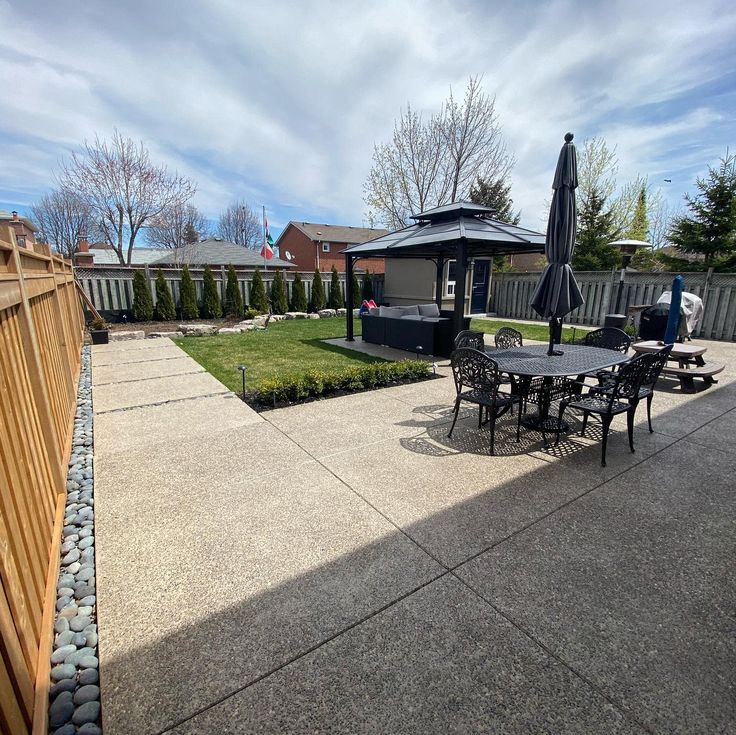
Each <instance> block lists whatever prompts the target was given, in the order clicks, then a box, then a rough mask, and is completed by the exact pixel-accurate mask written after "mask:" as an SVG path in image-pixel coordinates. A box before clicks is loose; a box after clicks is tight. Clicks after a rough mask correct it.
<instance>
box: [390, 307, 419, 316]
mask: <svg viewBox="0 0 736 735" xmlns="http://www.w3.org/2000/svg"><path fill="white" fill-rule="evenodd" d="M396 308H397V309H401V315H402V316H419V307H418V306H416V304H414V305H412V306H397V307H396Z"/></svg>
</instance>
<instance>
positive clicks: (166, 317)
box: [153, 268, 176, 322]
mask: <svg viewBox="0 0 736 735" xmlns="http://www.w3.org/2000/svg"><path fill="white" fill-rule="evenodd" d="M153 313H154V314H155V316H156V319H158V320H159V321H161V322H168V321H171V320H172V319H176V306H175V305H174V298H173V297H172V295H171V290H170V289H169V284H168V283H166V279H165V278H164V272H163V271H162V270H161V269H160V268H159V269H158V275H157V276H156V308H155V309H154V310H153Z"/></svg>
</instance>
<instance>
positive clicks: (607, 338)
mask: <svg viewBox="0 0 736 735" xmlns="http://www.w3.org/2000/svg"><path fill="white" fill-rule="evenodd" d="M511 331H514V330H511ZM617 333H618V334H617ZM517 334H518V333H517ZM508 337H509V335H507V334H504V335H497V344H503V345H504V347H502V348H501V349H497V350H495V351H493V352H492V353H491V354H488V353H487V352H485V351H484V347H483V335H482V334H481V333H473V332H464V333H461V334H459V335H458V338H457V341H456V344H457V349H456V350H455V351H454V352H453V353H452V356H451V365H452V370H453V377H454V380H455V388H456V399H455V407H454V418H453V422H452V426H451V428H450V432H449V434H448V436H450V435H451V434H452V431H453V429H454V428H455V423H456V421H457V417H458V413H459V410H460V404H461V403H462V402H463V401H467V402H470V403H473V404H476V405H478V407H479V412H478V424H479V427H480V426H481V423H482V414H483V411H484V410H485V411H486V419H487V421H488V422H489V423H490V425H491V426H490V429H491V432H490V433H491V437H490V443H491V454H493V451H494V441H495V436H494V435H495V424H496V419H497V418H498V417H499V416H500V415H502V414H503V413H505V412H506V411H508V410H513V406H514V405H518V407H519V411H518V417H517V441H518V440H519V438H520V428H521V426H522V425H523V426H526V427H527V428H529V429H532V430H536V431H539V432H541V433H542V436H543V440H544V444H545V446H547V434H554V435H555V437H556V442H559V437H560V433H561V432H563V431H567V430H568V428H569V427H568V425H567V424H566V423H565V422H564V421H563V417H564V414H565V411H566V410H568V409H569V410H576V411H579V412H581V413H582V417H583V425H582V431H581V436H584V434H585V431H586V428H587V423H588V417H589V416H590V415H595V416H597V417H598V418H599V419H600V421H601V425H602V429H603V442H602V452H601V464H602V466H604V467H605V465H606V448H607V443H608V430H609V427H610V425H611V422H612V420H613V418H614V417H615V416H617V415H620V414H624V413H625V414H626V415H627V425H628V429H629V444H630V447H631V451H634V444H633V427H634V415H635V413H636V409H637V406H638V405H639V403H640V402H641V401H642V400H646V402H647V419H648V422H649V431H652V423H651V404H652V399H653V395H654V386H655V384H656V382H657V380H658V378H659V375H660V373H661V371H662V368H663V367H664V366H665V364H666V363H667V357H668V355H669V351H670V350H671V346H666V347H663V348H662V349H661V350H659V351H657V352H654V353H649V354H641V355H636V356H635V357H633V358H629V357H628V356H627V354H626V350H627V348H628V345H629V344H630V340H629V338H628V336H627V335H626V334H624V333H623V332H622V331H621V330H619V329H613V328H604V329H602V330H596V332H592V333H590V335H588V336H586V339H585V340H584V341H583V343H582V344H577V345H565V349H564V351H563V354H561V355H551V356H550V355H548V354H547V347H546V346H545V345H532V346H527V347H524V346H523V345H522V344H521V335H518V339H517V338H516V337H515V336H514V335H511V337H512V340H511V341H506V340H507V339H508ZM505 345H509V346H508V347H507V346H505ZM601 345H605V346H601ZM607 368H609V369H607ZM610 368H613V369H610ZM506 376H510V378H511V382H510V383H509V382H508V381H509V377H506ZM571 376H575V377H571ZM586 378H593V379H594V380H595V381H596V382H595V383H594V384H588V383H586V382H585V379H586ZM583 391H587V392H586V393H585V394H584V393H583ZM555 401H559V402H560V404H559V406H560V407H559V412H558V415H556V416H550V406H551V404H552V403H553V402H555ZM530 403H531V404H535V405H536V406H537V412H536V414H533V415H529V414H526V413H525V409H526V407H527V405H528V404H530Z"/></svg>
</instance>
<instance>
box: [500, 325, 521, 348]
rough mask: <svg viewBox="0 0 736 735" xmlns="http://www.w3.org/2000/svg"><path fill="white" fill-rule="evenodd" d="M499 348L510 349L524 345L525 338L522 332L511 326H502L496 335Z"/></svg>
mask: <svg viewBox="0 0 736 735" xmlns="http://www.w3.org/2000/svg"><path fill="white" fill-rule="evenodd" d="M494 340H495V342H496V349H497V350H509V349H511V348H512V347H523V346H524V339H523V336H522V334H521V332H518V331H517V330H516V329H512V328H511V327H501V329H499V330H498V332H496V335H495V337H494Z"/></svg>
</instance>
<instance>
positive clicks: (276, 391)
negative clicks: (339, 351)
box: [248, 360, 431, 406]
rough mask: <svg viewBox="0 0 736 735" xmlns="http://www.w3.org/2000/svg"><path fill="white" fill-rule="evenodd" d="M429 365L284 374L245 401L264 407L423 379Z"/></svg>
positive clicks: (402, 364)
mask: <svg viewBox="0 0 736 735" xmlns="http://www.w3.org/2000/svg"><path fill="white" fill-rule="evenodd" d="M430 367H431V363H428V362H425V361H424V360H401V361H400V362H375V363H370V364H367V365H361V366H359V367H349V368H345V369H343V370H331V371H322V370H307V372H305V373H302V374H300V375H284V376H279V377H277V378H270V379H267V380H264V381H263V382H262V383H261V385H260V386H259V387H258V388H256V389H254V390H252V391H250V393H249V394H248V398H249V400H250V401H252V402H253V403H257V404H261V405H264V406H268V405H273V404H274V403H294V402H298V401H304V400H307V399H310V398H319V397H321V396H327V395H330V394H333V393H337V392H341V391H345V392H351V391H359V390H365V389H369V388H381V387H384V386H387V385H392V384H394V383H403V382H412V381H415V380H423V379H424V378H428V377H429V375H430Z"/></svg>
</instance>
